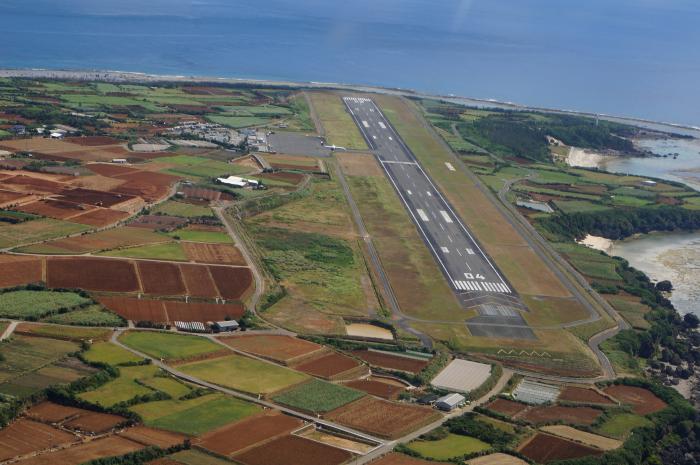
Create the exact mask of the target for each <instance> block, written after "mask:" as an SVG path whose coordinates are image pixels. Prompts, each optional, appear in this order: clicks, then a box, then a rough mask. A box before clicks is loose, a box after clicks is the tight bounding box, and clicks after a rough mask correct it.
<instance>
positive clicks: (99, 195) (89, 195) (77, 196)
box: [60, 187, 134, 208]
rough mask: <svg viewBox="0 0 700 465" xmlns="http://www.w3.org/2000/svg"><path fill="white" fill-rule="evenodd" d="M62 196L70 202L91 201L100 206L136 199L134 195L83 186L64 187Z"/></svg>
mask: <svg viewBox="0 0 700 465" xmlns="http://www.w3.org/2000/svg"><path fill="white" fill-rule="evenodd" d="M60 194H61V198H62V199H63V200H66V201H68V202H75V203H89V204H90V205H96V206H99V207H105V208H109V207H113V206H115V205H118V204H120V203H124V202H128V201H130V200H133V199H134V196H132V195H125V194H115V193H114V192H103V191H96V190H92V189H84V188H82V187H79V188H76V189H64V190H62V191H61V192H60Z"/></svg>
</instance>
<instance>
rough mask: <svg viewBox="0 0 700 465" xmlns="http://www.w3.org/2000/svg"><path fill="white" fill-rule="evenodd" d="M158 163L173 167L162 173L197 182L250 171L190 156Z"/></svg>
mask: <svg viewBox="0 0 700 465" xmlns="http://www.w3.org/2000/svg"><path fill="white" fill-rule="evenodd" d="M158 163H167V164H172V165H173V166H172V167H170V168H167V169H165V170H163V172H164V173H167V174H174V175H176V176H182V177H184V178H185V179H190V180H197V179H199V178H207V179H209V178H216V177H220V176H224V175H227V174H243V173H246V172H248V171H250V169H246V168H242V167H240V166H236V165H232V164H229V163H226V162H223V161H217V160H211V159H208V158H204V157H195V156H191V155H176V156H173V157H165V158H159V159H158Z"/></svg>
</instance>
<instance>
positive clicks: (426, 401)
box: [416, 393, 439, 405]
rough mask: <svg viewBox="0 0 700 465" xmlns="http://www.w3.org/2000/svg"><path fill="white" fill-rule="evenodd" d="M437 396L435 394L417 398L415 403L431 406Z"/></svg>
mask: <svg viewBox="0 0 700 465" xmlns="http://www.w3.org/2000/svg"><path fill="white" fill-rule="evenodd" d="M438 398H439V396H438V395H437V394H432V393H431V394H426V395H424V396H423V397H419V398H418V400H416V402H418V403H419V404H420V405H433V404H434V403H435V401H436V400H438Z"/></svg>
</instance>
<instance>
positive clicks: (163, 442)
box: [120, 426, 187, 449]
mask: <svg viewBox="0 0 700 465" xmlns="http://www.w3.org/2000/svg"><path fill="white" fill-rule="evenodd" d="M120 436H123V437H125V438H128V439H131V440H132V441H135V442H138V443H140V444H143V445H144V446H156V447H160V448H161V449H167V448H168V447H173V446H176V445H178V444H182V443H183V441H184V440H185V439H186V438H187V436H185V435H184V434H179V433H172V432H170V431H163V430H161V429H155V428H148V427H146V426H134V427H133V428H128V429H127V430H126V431H124V432H122V433H120Z"/></svg>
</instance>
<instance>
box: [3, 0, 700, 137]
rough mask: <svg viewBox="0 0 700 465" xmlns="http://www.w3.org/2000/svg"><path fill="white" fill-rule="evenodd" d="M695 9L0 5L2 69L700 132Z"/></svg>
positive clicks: (566, 1)
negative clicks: (602, 116)
mask: <svg viewBox="0 0 700 465" xmlns="http://www.w3.org/2000/svg"><path fill="white" fill-rule="evenodd" d="M699 24H700V2H698V1H697V0H589V1H586V2H579V1H574V0H440V1H436V0H353V1H349V2H348V1H346V2H339V1H333V0H331V1H328V0H296V1H290V0H286V1H285V0H147V1H144V0H61V1H60V2H57V1H53V0H0V30H2V32H3V34H2V44H1V45H0V67H36V68H69V69H86V68H88V69H107V70H122V71H141V72H147V73H155V74H174V75H188V76H221V77H239V78H259V79H279V80H298V81H318V82H342V83H352V84H371V85H382V86H390V87H403V88H411V89H415V90H419V91H424V92H431V93H440V94H457V95H463V96H471V97H477V98H487V99H488V98H491V99H498V100H501V101H512V102H516V103H521V104H527V105H536V106H544V107H551V108H561V109H571V110H581V111H591V112H600V113H608V114H615V115H623V116H633V117H640V118H648V119H653V120H662V121H669V122H675V123H683V124H687V125H695V126H700V92H698V83H699V82H700V27H698V25H699Z"/></svg>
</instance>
